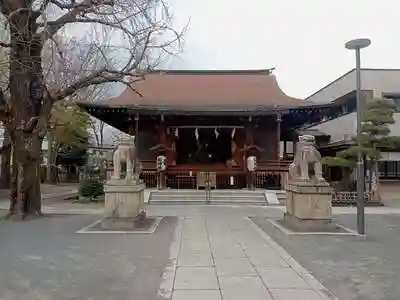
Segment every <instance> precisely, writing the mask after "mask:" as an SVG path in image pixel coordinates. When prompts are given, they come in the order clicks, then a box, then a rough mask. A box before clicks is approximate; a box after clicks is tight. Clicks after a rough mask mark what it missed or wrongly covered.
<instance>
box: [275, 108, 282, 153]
mask: <svg viewBox="0 0 400 300" xmlns="http://www.w3.org/2000/svg"><path fill="white" fill-rule="evenodd" d="M281 122H282V115H281V114H280V113H278V114H277V115H276V140H277V141H276V143H277V148H276V149H277V151H276V152H277V155H276V156H277V160H280V158H281Z"/></svg>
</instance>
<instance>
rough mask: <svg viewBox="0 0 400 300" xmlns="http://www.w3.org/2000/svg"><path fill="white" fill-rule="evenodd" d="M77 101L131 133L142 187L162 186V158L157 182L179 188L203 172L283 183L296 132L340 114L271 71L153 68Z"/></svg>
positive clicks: (217, 177) (230, 181) (228, 183)
mask: <svg viewBox="0 0 400 300" xmlns="http://www.w3.org/2000/svg"><path fill="white" fill-rule="evenodd" d="M79 105H80V106H81V107H82V108H83V109H85V110H86V111H88V112H89V113H90V114H91V115H92V116H94V117H96V118H98V119H100V120H102V121H104V122H106V123H107V124H109V125H111V126H113V127H115V128H117V129H119V130H121V131H123V132H126V133H128V134H130V135H134V136H135V144H136V151H137V155H138V160H139V161H140V164H141V168H142V170H141V177H142V179H143V181H144V182H145V184H146V186H147V187H156V186H157V185H159V186H160V182H159V174H158V173H159V170H157V157H159V156H164V157H165V158H166V164H165V169H164V170H163V182H162V183H161V187H162V188H180V189H182V188H185V189H187V188H194V189H195V188H203V187H204V176H207V178H208V179H209V180H208V182H209V183H210V184H211V187H212V188H216V189H223V188H229V189H232V188H246V187H247V188H248V187H252V188H263V189H282V188H284V186H285V184H286V182H287V174H288V165H289V163H290V162H291V160H292V158H293V153H294V151H295V148H296V141H297V140H298V136H299V135H301V134H304V133H306V132H307V128H309V127H312V126H313V125H315V124H318V123H319V122H321V121H322V120H326V119H329V118H336V117H337V116H338V115H340V114H341V113H342V112H343V106H342V104H341V103H340V102H335V103H329V104H316V103H313V102H310V101H307V100H302V99H297V98H293V97H290V96H288V95H286V94H285V93H284V92H283V91H282V90H281V88H280V87H279V85H278V82H277V80H276V77H275V76H274V75H273V74H272V70H269V69H266V70H232V71H225V70H202V71H199V70H157V71H151V72H150V73H148V74H146V75H145V76H144V78H143V80H141V81H138V82H135V83H134V86H132V88H129V87H126V89H125V90H124V91H123V92H122V94H121V95H119V96H117V97H115V98H111V99H108V100H105V101H103V102H101V103H95V104H94V103H80V104H79ZM311 134H312V133H311ZM324 138H326V137H324V136H321V137H318V136H316V139H317V143H323V142H324ZM328 138H329V137H328ZM249 157H252V158H255V161H256V166H251V167H250V166H249V162H248V161H249V160H248V158H249ZM250 174H251V176H250Z"/></svg>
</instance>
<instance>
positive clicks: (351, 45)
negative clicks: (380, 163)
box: [345, 39, 371, 234]
mask: <svg viewBox="0 0 400 300" xmlns="http://www.w3.org/2000/svg"><path fill="white" fill-rule="evenodd" d="M370 44H371V41H370V40H369V39H355V40H351V41H348V42H347V43H346V44H345V47H346V49H349V50H355V53H356V100H357V147H358V149H357V231H358V233H359V234H364V233H365V212H364V191H365V186H364V159H363V154H362V152H361V142H362V140H361V122H362V109H363V103H362V99H361V58H360V52H361V51H360V50H361V49H362V48H366V47H368V46H369V45H370Z"/></svg>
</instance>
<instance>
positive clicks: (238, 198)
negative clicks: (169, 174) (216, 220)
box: [149, 189, 284, 205]
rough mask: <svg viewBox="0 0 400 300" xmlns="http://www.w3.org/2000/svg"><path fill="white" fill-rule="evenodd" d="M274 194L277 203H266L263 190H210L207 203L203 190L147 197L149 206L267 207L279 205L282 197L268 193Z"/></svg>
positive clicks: (175, 191)
mask: <svg viewBox="0 0 400 300" xmlns="http://www.w3.org/2000/svg"><path fill="white" fill-rule="evenodd" d="M283 192H284V191H283ZM268 193H274V194H276V199H278V200H277V201H275V202H277V203H268V201H267V198H269V197H268V196H267V197H266V194H265V191H264V190H254V191H250V190H212V191H211V193H210V199H209V202H207V201H206V200H207V199H206V192H205V191H204V190H172V189H171V190H159V191H152V192H151V194H150V197H149V203H151V204H159V205H160V204H205V203H208V204H221V205H223V204H235V205H269V204H279V202H280V201H281V200H280V199H281V198H282V197H283V196H282V195H284V194H282V192H280V191H268Z"/></svg>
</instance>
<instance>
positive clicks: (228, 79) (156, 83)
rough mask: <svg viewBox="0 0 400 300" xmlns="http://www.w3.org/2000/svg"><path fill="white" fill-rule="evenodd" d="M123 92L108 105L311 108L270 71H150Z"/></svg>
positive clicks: (109, 101)
mask: <svg viewBox="0 0 400 300" xmlns="http://www.w3.org/2000/svg"><path fill="white" fill-rule="evenodd" d="M134 89H135V90H136V91H137V92H138V93H140V94H141V95H142V97H141V96H140V95H138V94H137V93H135V92H134V91H132V90H131V89H130V88H126V89H125V90H124V92H122V94H121V95H119V96H118V97H115V98H111V99H109V100H107V101H106V102H105V103H106V104H107V105H118V106H119V105H122V106H129V105H155V106H156V105H163V106H169V105H171V106H177V105H178V106H179V105H182V106H208V105H209V106H213V105H215V106H230V105H232V106H237V105H244V106H247V105H248V106H258V105H260V106H302V105H306V104H308V105H309V104H310V102H306V101H304V100H301V99H296V98H293V97H289V96H287V95H286V94H285V93H284V92H283V91H282V90H281V89H280V87H279V85H278V83H277V81H276V78H275V76H274V75H272V74H271V71H270V70H243V71H183V70H182V71H172V70H168V71H153V72H151V73H149V74H147V75H146V76H145V79H144V80H142V81H138V82H136V83H135V84H134Z"/></svg>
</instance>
